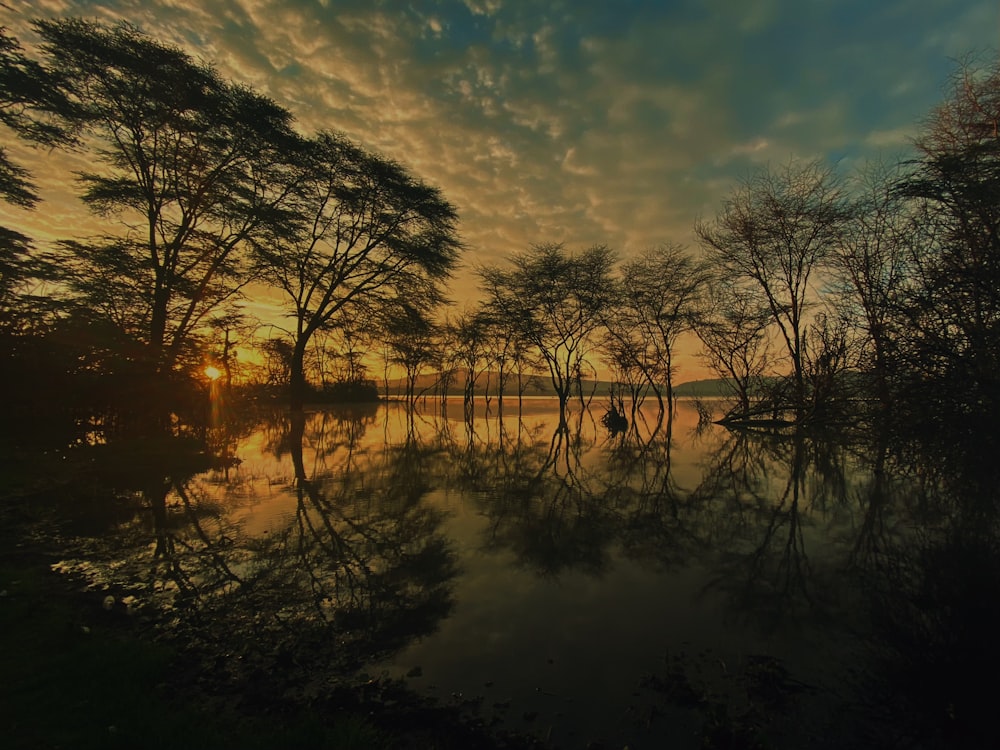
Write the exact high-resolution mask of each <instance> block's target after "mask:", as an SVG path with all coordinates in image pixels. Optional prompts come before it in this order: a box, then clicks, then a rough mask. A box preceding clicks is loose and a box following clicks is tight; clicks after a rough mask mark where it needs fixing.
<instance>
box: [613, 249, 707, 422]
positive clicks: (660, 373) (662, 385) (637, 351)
mask: <svg viewBox="0 0 1000 750" xmlns="http://www.w3.org/2000/svg"><path fill="white" fill-rule="evenodd" d="M707 278H708V277H707V273H706V271H705V269H704V267H703V266H701V265H700V264H699V263H697V262H696V261H695V259H694V258H693V257H692V256H691V254H690V253H688V252H687V251H686V250H684V248H682V247H679V246H677V245H663V246H660V247H657V248H654V249H652V250H648V251H646V252H645V253H643V254H642V255H640V256H639V257H638V258H636V259H634V260H631V261H629V262H627V263H625V264H624V265H623V266H622V274H621V283H620V287H619V290H620V296H619V298H618V304H617V306H616V307H615V308H614V310H613V311H612V312H611V313H610V315H608V316H607V318H606V326H607V329H608V337H609V339H611V340H612V341H613V342H614V343H615V344H616V346H615V349H616V350H617V351H618V352H619V353H620V354H622V353H624V352H629V353H630V357H631V359H632V362H633V364H634V366H635V367H636V368H638V369H639V370H640V371H641V372H642V374H643V376H644V377H645V380H646V382H647V383H648V385H649V387H650V388H651V389H652V390H653V393H654V394H655V396H656V399H657V401H658V402H659V406H660V410H661V411H663V409H664V403H663V398H664V396H666V408H667V411H668V412H669V411H672V410H673V400H674V391H673V379H674V375H675V372H676V365H675V364H674V351H675V347H676V344H677V339H678V338H679V337H680V336H681V334H683V333H685V332H687V331H689V330H691V328H692V326H693V322H694V320H693V315H694V311H695V308H696V305H697V303H698V300H699V297H700V295H701V293H702V292H703V290H704V287H705V284H706V282H707Z"/></svg>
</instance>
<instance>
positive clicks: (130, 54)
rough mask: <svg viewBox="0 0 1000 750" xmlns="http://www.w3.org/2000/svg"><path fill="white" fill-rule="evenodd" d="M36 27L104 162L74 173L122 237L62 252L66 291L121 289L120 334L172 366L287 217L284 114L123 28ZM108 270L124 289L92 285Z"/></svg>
mask: <svg viewBox="0 0 1000 750" xmlns="http://www.w3.org/2000/svg"><path fill="white" fill-rule="evenodd" d="M34 25H35V29H36V31H37V32H38V33H39V34H40V36H41V37H42V40H43V45H42V50H43V52H44V56H45V62H46V64H47V66H48V68H49V69H50V70H51V71H53V72H54V74H56V75H58V77H59V78H60V82H61V86H62V90H63V92H64V93H65V95H66V96H67V98H68V100H69V102H70V104H71V105H72V107H71V108H70V109H68V110H67V111H66V112H65V113H64V116H65V119H66V121H67V122H68V123H69V124H70V125H71V126H72V127H74V128H77V129H78V130H79V132H80V133H81V138H82V140H83V143H84V144H85V145H87V146H88V147H91V148H92V149H93V152H94V155H95V158H94V160H93V162H92V163H93V165H94V167H95V168H96V167H98V166H101V167H103V171H100V172H98V171H93V172H84V173H81V174H80V175H79V177H78V179H79V183H80V185H81V187H82V189H83V192H82V195H81V197H82V199H83V200H84V201H85V202H86V203H87V204H88V205H89V206H90V207H91V209H92V210H94V211H95V212H96V213H98V214H100V215H102V216H107V217H114V218H116V219H118V220H119V221H120V223H121V226H122V228H123V229H124V231H123V232H122V233H121V234H120V235H118V236H115V237H108V238H103V239H99V240H97V241H95V242H92V243H82V242H77V243H74V244H72V245H70V246H67V248H66V250H67V257H68V258H69V259H72V260H73V261H74V263H73V265H74V268H73V269H71V270H72V271H75V273H71V274H70V278H69V283H70V284H71V285H72V286H74V287H75V288H76V291H77V293H78V294H79V295H80V296H81V297H82V298H83V301H84V302H85V303H87V304H92V303H94V302H95V300H96V301H97V302H99V303H103V302H108V300H106V299H102V297H101V295H104V294H118V293H125V292H128V293H129V295H130V296H129V297H128V298H127V299H119V300H115V301H114V302H113V303H114V304H117V303H121V304H122V305H126V304H129V305H133V306H134V308H135V310H134V311H133V312H131V313H130V322H132V323H141V326H140V327H138V328H136V329H135V330H129V331H128V333H129V334H130V335H132V336H133V337H134V338H135V339H136V340H138V341H140V342H142V344H143V345H144V347H145V349H146V359H147V360H148V365H149V367H150V368H151V370H152V371H155V372H169V371H170V370H171V369H172V368H173V366H174V364H175V362H176V361H177V358H178V356H179V355H181V353H182V350H183V349H184V347H185V346H186V345H187V344H188V343H189V341H190V339H191V336H192V334H193V333H194V332H195V331H197V330H198V328H199V327H200V326H201V325H202V324H203V323H204V320H205V316H206V315H207V314H208V313H209V312H210V311H211V310H213V309H214V308H215V307H217V306H218V305H219V304H221V303H223V302H224V301H226V300H229V299H232V298H233V297H234V295H236V294H237V293H238V290H239V289H240V287H241V285H242V284H243V283H245V282H246V281H247V276H246V273H245V271H246V269H245V268H242V267H241V265H240V260H241V254H240V250H241V249H242V248H243V246H244V245H246V244H247V243H248V242H250V241H252V240H253V239H254V238H255V237H257V236H259V235H260V233H261V230H262V229H263V227H264V226H267V227H268V229H269V233H270V234H271V235H274V234H276V233H278V231H279V230H278V227H280V226H286V225H287V224H288V223H289V222H290V221H291V218H292V217H291V216H290V215H289V214H287V213H286V212H284V211H283V210H282V205H283V204H284V202H285V201H286V200H287V198H288V193H289V190H290V188H291V185H292V181H291V179H290V175H289V172H288V169H287V159H288V155H289V154H290V153H293V152H294V151H295V150H297V149H298V148H299V138H298V137H297V136H296V135H295V133H294V131H293V130H292V128H291V119H292V118H291V115H290V114H289V113H288V112H287V111H286V110H284V109H282V108H281V107H279V106H277V105H276V104H275V103H274V102H272V101H270V100H269V99H267V98H265V97H263V96H261V95H259V94H257V93H255V92H254V91H252V90H251V89H249V88H247V87H245V86H237V85H232V84H229V83H227V82H225V81H223V80H222V79H221V78H220V77H219V75H218V74H217V73H216V72H215V71H214V70H213V69H212V68H210V67H209V66H207V65H206V64H203V63H200V62H196V61H194V60H192V59H191V58H190V57H189V56H188V55H187V54H185V53H184V52H182V51H180V50H179V49H177V48H175V47H170V46H167V45H164V44H161V43H159V42H157V41H155V40H153V39H151V38H149V37H147V36H146V35H144V34H143V33H141V32H140V31H138V30H137V29H136V28H134V27H133V26H130V25H127V24H124V23H121V24H117V25H115V26H106V25H103V24H100V23H95V22H89V21H83V20H78V19H61V20H48V21H44V20H43V21H37V22H36V23H35V24H34ZM112 275H114V276H118V277H119V278H123V279H124V280H123V282H122V283H124V284H125V287H126V288H125V289H118V288H110V287H102V286H101V285H100V284H97V285H96V286H95V281H94V280H95V278H96V277H98V276H112ZM135 294H138V298H136V297H134V296H133V295H135Z"/></svg>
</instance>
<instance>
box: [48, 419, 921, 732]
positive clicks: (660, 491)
mask: <svg viewBox="0 0 1000 750" xmlns="http://www.w3.org/2000/svg"><path fill="white" fill-rule="evenodd" d="M491 406H492V408H491V410H490V411H487V409H486V405H485V404H483V403H479V404H478V405H477V412H476V413H475V414H473V415H472V418H471V419H467V418H466V415H464V414H463V411H462V407H461V403H460V402H455V403H452V404H450V405H449V407H448V409H447V411H446V412H445V413H442V411H441V409H440V407H439V405H437V404H427V405H425V406H424V407H423V408H422V409H421V410H418V412H417V413H416V414H413V415H408V414H407V413H406V411H405V410H404V409H403V408H402V407H401V406H399V405H397V404H388V405H383V406H380V407H378V408H376V407H371V408H370V409H367V410H365V409H361V410H357V411H354V412H344V411H341V412H337V411H322V412H313V413H309V414H307V415H306V417H305V420H304V423H297V424H293V423H292V422H291V421H290V420H289V418H288V416H287V415H281V416H278V417H275V418H274V419H272V420H264V421H261V422H259V423H256V424H253V425H249V426H245V427H242V428H240V429H235V428H230V429H227V430H226V431H222V430H219V431H217V432H216V434H214V435H213V439H214V440H215V441H217V447H219V448H220V450H222V452H224V453H226V454H227V455H229V456H231V457H233V458H235V459H238V460H235V461H226V462H222V463H220V464H219V465H217V466H216V467H215V468H213V469H211V470H208V471H203V470H201V467H185V466H183V465H173V464H171V463H170V461H169V460H165V463H163V464H162V465H160V464H157V463H156V462H155V461H153V462H152V465H151V466H147V467H146V468H145V469H141V468H139V469H134V470H129V471H124V470H123V472H122V475H121V476H119V477H117V478H116V479H114V480H102V481H109V482H110V484H112V485H113V486H112V488H111V489H113V490H114V492H115V496H116V498H117V501H116V505H115V506H114V508H113V509H111V510H110V511H109V510H108V509H106V508H105V510H104V511H103V512H104V513H105V516H106V517H105V518H104V519H103V522H102V523H97V522H94V524H95V526H99V527H100V533H91V534H87V533H78V534H77V535H76V536H75V537H74V538H73V539H72V540H71V544H72V554H70V555H68V556H67V559H66V560H65V561H64V562H63V563H62V564H61V567H62V568H63V569H65V570H69V571H75V572H83V573H85V574H86V575H88V576H89V578H90V580H91V581H92V582H93V586H94V587H95V588H97V589H100V590H102V591H107V592H109V593H110V594H111V595H113V596H115V597H116V604H115V606H117V607H127V608H128V609H129V610H130V611H132V612H134V613H136V615H137V616H144V617H148V618H150V620H151V621H152V622H155V623H156V624H157V627H158V628H159V629H160V630H161V631H162V632H163V633H164V634H165V635H166V636H175V637H178V636H179V637H183V638H184V639H185V642H186V643H188V644H190V648H191V649H192V650H193V651H195V652H198V653H200V654H202V655H203V657H204V659H205V660H206V662H207V663H208V664H209V666H210V668H211V669H212V670H213V671H214V673H215V674H216V675H219V674H222V675H229V676H231V677H233V678H240V679H244V680H246V679H247V678H250V679H251V680H252V678H253V676H254V674H265V673H266V674H268V675H272V676H273V675H275V674H277V675H279V682H280V686H281V687H280V689H281V691H282V695H285V696H288V697H293V698H296V697H305V698H309V697H311V696H317V695H322V694H323V693H324V691H326V690H328V689H330V688H331V687H332V686H334V685H336V684H339V683H340V682H342V681H344V680H345V679H346V680H354V681H360V682H363V681H365V680H366V679H377V678H384V677H393V678H395V677H398V678H404V679H406V681H407V682H408V684H409V685H410V686H411V687H412V688H413V689H414V690H416V691H418V692H420V693H422V694H425V695H430V696H436V697H437V698H439V699H440V700H442V701H445V702H448V703H455V704H458V705H462V706H465V707H466V708H467V709H468V710H469V711H470V712H471V711H473V710H479V711H481V712H482V714H483V715H484V716H485V717H486V718H487V719H489V720H492V721H494V722H496V723H497V725H498V726H501V727H509V728H513V729H518V730H523V731H530V732H533V733H535V734H537V735H539V736H541V737H545V738H548V739H549V740H551V741H552V742H554V743H556V744H558V745H560V746H563V747H584V746H586V745H587V743H588V742H590V741H591V740H601V741H604V742H606V743H607V746H608V747H622V746H624V745H626V744H628V745H629V747H632V748H640V747H662V746H663V743H664V741H665V740H666V739H670V740H671V741H672V743H673V744H671V745H670V746H671V747H686V746H690V747H697V746H699V744H700V742H701V739H700V738H699V734H702V735H703V734H704V733H705V732H706V731H708V730H706V726H708V725H709V724H710V722H711V721H717V722H722V723H725V722H728V723H729V724H731V725H737V726H740V727H744V726H749V725H754V726H760V727H763V731H764V732H765V734H766V735H768V736H771V737H774V738H778V739H779V740H781V741H784V742H786V743H787V745H788V746H803V743H804V742H805V741H806V740H809V738H812V739H815V737H817V736H822V735H823V734H824V733H825V732H828V731H829V729H830V727H833V726H842V725H843V722H844V716H843V715H842V714H841V712H842V711H843V705H845V704H849V703H851V700H853V699H851V700H848V699H846V698H845V696H846V695H848V694H850V693H852V691H855V690H856V689H857V688H858V681H859V678H858V674H859V670H863V669H865V668H867V667H866V666H865V665H866V661H865V660H866V659H868V658H869V657H868V655H867V651H866V648H867V647H868V646H870V641H871V637H870V634H871V630H872V628H873V625H872V615H871V603H870V600H871V596H872V590H871V589H872V587H871V586H869V585H867V584H862V581H865V582H869V583H870V582H871V581H872V580H873V579H874V578H877V574H878V572H879V571H882V570H884V569H885V568H886V566H887V565H888V564H889V562H890V561H891V560H895V559H898V555H897V552H896V551H898V550H899V549H901V548H904V547H905V545H906V544H907V538H908V536H909V535H912V533H913V532H912V523H911V518H912V514H913V512H914V511H913V510H912V508H911V506H912V505H914V504H917V503H918V501H919V498H920V497H921V495H920V492H919V491H918V490H917V489H915V486H916V485H917V484H918V482H917V480H916V479H915V478H914V476H913V475H912V472H903V471H897V470H893V469H891V468H890V466H889V464H888V463H887V461H886V456H885V454H884V451H882V449H880V447H879V446H877V445H875V446H872V445H868V446H865V447H855V448H848V447H844V446H839V445H835V444H830V443H828V442H822V441H817V440H812V439H809V438H806V437H803V436H794V435H778V436H776V435H753V434H738V433H732V432H729V431H727V430H725V429H723V428H721V427H718V426H715V425H709V426H702V427H699V425H698V418H697V413H696V411H695V409H694V408H693V406H692V405H691V404H690V403H687V402H683V401H682V402H681V403H680V404H679V406H678V410H677V414H676V417H675V418H674V419H673V420H672V422H671V423H670V424H669V426H668V425H665V424H661V425H657V424H656V422H655V413H654V412H653V411H651V410H650V411H648V412H644V413H643V414H644V418H643V419H640V420H639V422H638V424H637V426H636V429H635V430H634V431H633V432H630V433H628V434H625V435H619V436H614V437H612V436H609V434H608V432H607V430H605V429H604V427H602V426H601V424H600V421H599V419H598V418H599V416H600V413H601V408H600V407H598V406H596V405H595V407H594V408H593V409H592V411H590V412H587V411H584V412H580V411H579V410H577V411H575V412H574V413H573V414H572V415H571V417H570V420H569V423H570V424H569V429H568V430H567V431H559V430H558V429H557V426H558V423H559V421H558V412H557V408H556V404H555V402H553V401H549V400H534V401H528V402H526V406H525V408H524V410H523V411H522V412H521V413H520V415H519V414H518V411H517V407H516V403H508V404H507V405H506V407H505V413H504V415H503V416H502V417H500V416H498V414H497V409H496V403H495V402H494V403H493V404H492V405H491ZM897 475H901V476H902V478H897ZM104 491H106V488H105V487H103V486H102V487H100V488H97V487H95V488H94V492H95V493H96V492H104ZM879 580H881V579H879ZM350 675H360V676H355V677H351V676H350ZM720 712H721V713H722V714H724V716H723V718H722V719H719V717H718V715H719V714H720ZM712 717H715V718H714V719H713V718H712ZM810 741H811V740H810Z"/></svg>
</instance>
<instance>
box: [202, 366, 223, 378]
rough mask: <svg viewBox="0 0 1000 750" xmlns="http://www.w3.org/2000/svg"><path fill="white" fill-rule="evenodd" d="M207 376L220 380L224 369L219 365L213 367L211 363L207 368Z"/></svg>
mask: <svg viewBox="0 0 1000 750" xmlns="http://www.w3.org/2000/svg"><path fill="white" fill-rule="evenodd" d="M205 377H206V378H208V379H209V380H218V379H219V378H220V377H222V370H220V369H219V368H218V367H213V366H212V365H209V366H208V367H206V368H205Z"/></svg>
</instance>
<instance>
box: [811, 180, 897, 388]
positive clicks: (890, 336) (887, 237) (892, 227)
mask: <svg viewBox="0 0 1000 750" xmlns="http://www.w3.org/2000/svg"><path fill="white" fill-rule="evenodd" d="M901 176H902V174H901V170H900V168H899V167H898V166H894V167H887V166H885V165H883V164H881V163H872V164H869V165H867V166H866V167H865V168H864V169H863V170H861V171H860V172H859V173H858V174H857V178H856V188H855V190H854V198H853V203H852V211H851V216H850V220H849V221H847V222H845V224H844V227H843V234H842V238H841V242H840V243H839V244H837V245H836V247H835V248H834V250H833V252H832V253H831V254H830V257H829V262H830V266H831V272H832V274H833V280H832V284H831V286H832V288H833V291H834V299H835V303H836V306H837V308H838V311H839V313H840V314H841V315H842V316H845V317H848V318H850V319H851V320H852V323H853V324H854V327H855V329H856V330H858V331H860V332H862V333H863V338H864V340H863V341H862V342H861V343H862V345H861V347H860V349H859V354H860V358H859V359H858V361H857V362H856V363H854V364H856V366H858V367H859V368H860V369H861V370H862V371H864V372H869V373H871V375H872V378H873V385H874V388H875V393H876V395H877V397H878V399H879V401H880V402H881V403H882V404H883V405H888V404H889V403H890V400H891V395H890V391H889V383H888V378H889V372H890V369H891V357H892V348H893V342H894V329H895V328H896V326H897V325H898V315H899V303H900V295H901V293H902V292H903V291H904V289H905V287H906V285H907V283H908V277H909V273H910V266H911V262H910V258H911V254H912V247H913V241H914V240H913V238H914V234H915V223H914V222H915V219H916V217H915V215H914V212H913V211H912V210H911V209H910V207H908V205H907V201H906V199H905V198H904V196H903V195H902V194H901V192H900V191H899V190H898V185H899V181H900V179H901Z"/></svg>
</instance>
